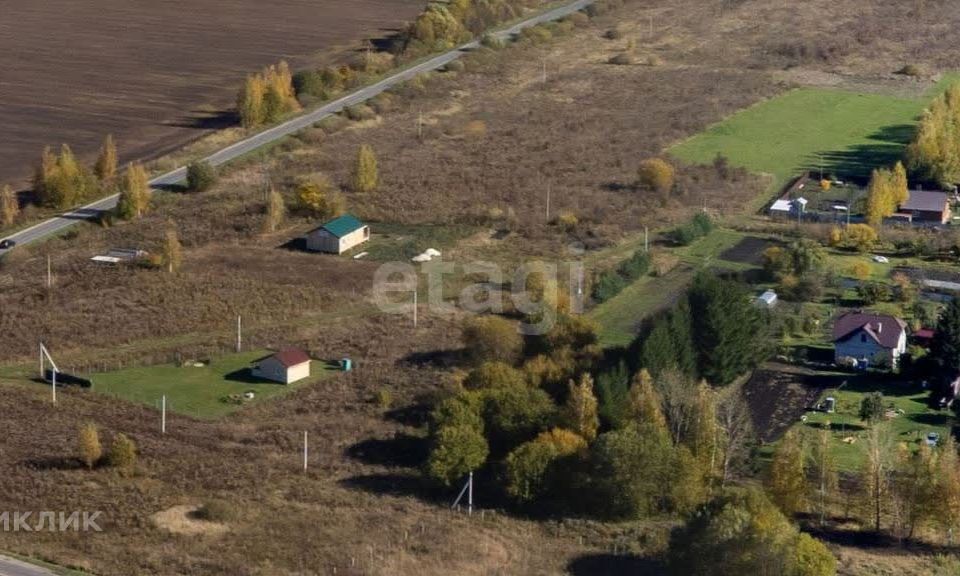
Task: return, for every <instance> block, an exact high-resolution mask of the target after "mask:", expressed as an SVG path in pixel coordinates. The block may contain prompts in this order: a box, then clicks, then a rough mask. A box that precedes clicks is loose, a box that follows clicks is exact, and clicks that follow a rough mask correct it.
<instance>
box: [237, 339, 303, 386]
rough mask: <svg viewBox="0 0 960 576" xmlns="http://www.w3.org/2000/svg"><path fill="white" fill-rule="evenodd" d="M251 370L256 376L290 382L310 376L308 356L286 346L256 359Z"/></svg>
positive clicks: (284, 382) (282, 382) (301, 351)
mask: <svg viewBox="0 0 960 576" xmlns="http://www.w3.org/2000/svg"><path fill="white" fill-rule="evenodd" d="M251 372H252V373H253V376H254V377H256V378H264V379H266V380H273V381H274V382H280V383H281V384H292V383H294V382H296V381H298V380H303V379H304V378H308V377H309V376H310V357H309V356H307V353H306V352H304V351H303V350H300V349H299V348H288V349H286V350H281V351H280V352H277V353H276V354H274V355H273V356H267V357H266V358H264V359H262V360H258V361H257V362H256V364H254V366H253V369H252V370H251Z"/></svg>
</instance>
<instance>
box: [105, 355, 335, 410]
mask: <svg viewBox="0 0 960 576" xmlns="http://www.w3.org/2000/svg"><path fill="white" fill-rule="evenodd" d="M267 355H269V352H268V351H266V350H258V351H253V352H242V353H240V354H231V355H229V356H224V357H222V358H216V359H213V360H212V361H211V362H210V363H209V364H206V365H203V366H192V365H186V366H183V367H180V366H176V365H173V364H163V365H159V366H147V367H139V368H129V369H125V370H119V371H116V372H107V373H100V374H92V375H91V376H90V378H91V380H93V382H94V386H93V390H94V391H95V392H98V393H100V394H105V395H109V396H115V397H119V398H122V399H124V400H128V401H130V402H136V403H139V404H146V405H148V406H152V407H157V408H159V406H160V398H161V397H162V396H163V395H166V397H167V409H168V410H170V411H171V412H177V413H180V414H184V415H187V416H192V417H194V418H200V419H215V418H219V417H222V416H226V415H227V414H230V413H232V412H235V411H237V410H239V409H240V408H242V407H243V406H244V405H248V404H254V403H257V402H263V401H265V400H268V399H270V398H272V397H275V396H278V395H280V394H284V393H286V392H289V391H290V390H293V389H296V388H298V387H300V386H304V385H306V384H310V383H313V382H317V381H318V380H322V379H324V378H327V377H329V376H331V375H332V374H333V373H334V372H335V371H336V370H335V369H333V368H329V367H328V366H327V365H326V363H325V362H322V361H317V360H314V361H313V362H312V363H311V375H310V377H309V378H307V379H304V380H302V381H300V382H295V383H293V384H288V385H285V384H280V383H274V382H268V381H260V380H257V379H253V378H251V377H250V375H249V370H248V369H249V368H250V366H251V365H252V363H253V362H254V361H255V360H257V359H260V358H262V357H264V356H267ZM246 392H254V393H255V394H256V396H255V398H254V399H253V400H249V401H246V402H245V403H244V404H235V403H230V402H225V401H224V399H225V398H226V397H228V396H230V395H231V394H241V395H242V394H244V393H246Z"/></svg>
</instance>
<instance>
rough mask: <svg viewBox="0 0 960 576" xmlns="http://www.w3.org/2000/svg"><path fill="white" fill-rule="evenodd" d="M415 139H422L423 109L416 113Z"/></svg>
mask: <svg viewBox="0 0 960 576" xmlns="http://www.w3.org/2000/svg"><path fill="white" fill-rule="evenodd" d="M417 140H423V110H420V113H419V114H418V115H417Z"/></svg>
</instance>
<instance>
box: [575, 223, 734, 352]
mask: <svg viewBox="0 0 960 576" xmlns="http://www.w3.org/2000/svg"><path fill="white" fill-rule="evenodd" d="M744 237H745V235H744V234H743V233H741V232H737V231H735V230H727V229H724V228H716V229H714V230H713V232H711V233H710V234H709V235H707V236H705V237H703V238H701V239H699V240H697V241H696V242H694V243H692V244H690V245H689V246H682V247H679V248H673V249H670V251H671V252H672V253H673V254H674V255H676V256H677V257H679V258H680V262H681V265H680V266H678V267H677V268H676V269H674V270H672V271H671V272H669V273H668V274H666V275H665V276H662V277H653V276H644V277H643V278H641V279H639V280H637V281H636V282H634V283H633V284H631V285H629V286H627V287H626V288H625V289H624V290H623V291H622V292H620V293H619V294H617V295H616V296H615V297H613V298H611V299H610V300H607V301H606V302H604V303H602V304H600V305H599V306H597V307H596V308H594V309H593V310H591V311H590V313H589V317H590V318H592V319H593V320H595V321H596V322H598V323H599V324H600V343H601V345H602V346H604V347H614V346H626V345H628V344H630V342H631V341H633V339H634V338H635V337H636V336H637V326H638V325H639V324H640V322H642V321H643V319H644V318H646V317H647V316H649V315H651V314H653V313H655V312H657V311H659V310H662V309H663V308H665V307H667V306H669V305H670V304H671V303H673V302H674V301H676V299H677V298H679V297H680V295H681V294H682V293H683V291H684V290H685V289H686V286H687V284H689V283H690V281H691V280H692V279H693V277H694V275H695V274H696V271H697V269H699V268H701V267H705V266H706V267H717V268H724V269H728V270H736V271H740V270H745V269H748V268H751V266H750V265H749V264H744V263H741V262H731V261H728V260H723V259H722V258H721V257H720V256H721V254H723V252H725V251H726V250H728V249H730V248H732V247H734V246H736V245H737V244H738V243H739V242H740V241H741V240H743V238H744Z"/></svg>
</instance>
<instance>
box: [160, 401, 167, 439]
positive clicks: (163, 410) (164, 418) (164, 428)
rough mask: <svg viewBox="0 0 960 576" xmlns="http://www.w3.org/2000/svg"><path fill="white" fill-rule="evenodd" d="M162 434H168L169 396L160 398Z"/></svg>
mask: <svg viewBox="0 0 960 576" xmlns="http://www.w3.org/2000/svg"><path fill="white" fill-rule="evenodd" d="M160 433H161V434H166V433H167V395H166V394H164V395H163V396H162V397H161V398H160Z"/></svg>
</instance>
